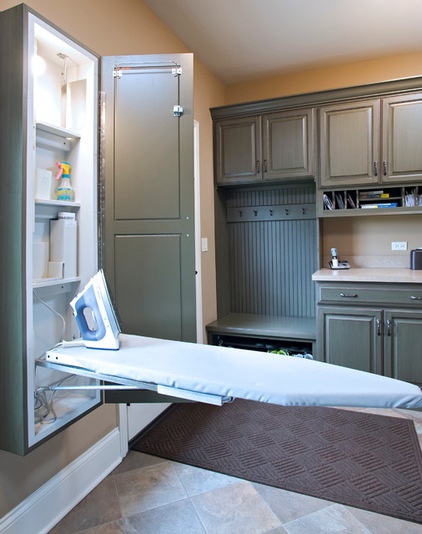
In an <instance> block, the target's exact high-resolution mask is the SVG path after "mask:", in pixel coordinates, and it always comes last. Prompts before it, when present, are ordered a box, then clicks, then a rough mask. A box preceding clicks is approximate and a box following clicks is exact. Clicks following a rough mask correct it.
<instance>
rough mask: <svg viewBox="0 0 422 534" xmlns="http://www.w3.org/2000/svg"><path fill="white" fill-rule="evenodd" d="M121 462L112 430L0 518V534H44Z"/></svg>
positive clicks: (119, 450) (117, 441)
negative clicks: (34, 533)
mask: <svg viewBox="0 0 422 534" xmlns="http://www.w3.org/2000/svg"><path fill="white" fill-rule="evenodd" d="M121 461H122V456H121V446H120V432H119V430H118V428H116V429H114V430H112V432H110V433H109V434H107V435H106V436H105V437H104V438H103V439H102V440H100V441H99V442H97V443H96V444H95V445H94V446H93V447H91V448H90V449H88V450H87V451H86V452H85V453H84V454H82V455H81V456H79V457H78V458H77V459H76V460H74V461H73V462H71V463H70V464H69V465H67V466H66V467H65V468H64V469H63V470H62V471H60V472H59V473H57V475H55V476H54V477H53V478H51V479H50V480H49V481H48V482H46V483H45V484H44V485H43V486H41V487H40V488H39V489H38V490H37V491H35V492H34V493H32V494H31V495H30V496H29V497H28V498H27V499H25V500H24V501H22V502H21V503H20V504H19V505H18V506H17V507H16V508H15V509H13V510H12V511H11V512H9V513H8V514H7V515H5V516H4V517H3V518H0V532H1V533H4V534H23V533H27V532H37V533H39V534H44V533H45V534H46V533H48V532H49V531H50V530H51V529H52V528H53V527H54V525H56V524H57V523H58V522H59V521H60V520H61V519H62V518H63V517H64V516H65V515H66V514H67V513H68V512H70V510H72V508H74V507H75V506H76V505H77V504H78V503H79V502H80V501H81V500H82V499H83V498H84V497H86V495H88V493H89V492H90V491H91V490H93V489H94V488H95V487H96V486H97V485H98V484H99V483H100V482H101V481H102V480H103V479H104V478H105V477H106V476H107V475H108V474H109V473H110V472H111V471H112V470H113V469H114V468H115V467H116V466H117V465H119V463H120V462H121Z"/></svg>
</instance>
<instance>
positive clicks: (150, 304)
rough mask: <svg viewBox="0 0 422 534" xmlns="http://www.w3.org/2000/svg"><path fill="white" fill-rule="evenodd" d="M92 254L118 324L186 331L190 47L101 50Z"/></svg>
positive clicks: (185, 335) (190, 293) (191, 255)
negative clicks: (96, 241)
mask: <svg viewBox="0 0 422 534" xmlns="http://www.w3.org/2000/svg"><path fill="white" fill-rule="evenodd" d="M101 79H102V91H103V93H102V104H101V106H102V113H101V116H102V130H101V131H102V138H103V139H102V143H101V146H102V154H101V163H102V168H101V175H102V181H103V184H104V187H105V191H104V193H105V194H104V198H105V200H104V203H103V206H102V207H103V209H102V210H101V213H102V228H103V236H102V245H103V251H102V258H103V267H104V269H105V272H106V275H107V280H108V283H109V284H110V287H111V291H112V293H113V294H114V299H115V306H116V309H117V314H118V316H119V320H120V323H121V327H122V331H123V332H125V333H130V334H138V335H144V336H151V337H159V338H165V339H173V340H180V341H192V342H194V341H195V340H196V324H195V323H196V319H195V250H194V248H195V239H194V166H193V56H192V54H179V55H177V54H176V55H168V56H167V55H166V56H161V55H160V56H156V55H154V56H124V57H105V58H103V60H102V73H101Z"/></svg>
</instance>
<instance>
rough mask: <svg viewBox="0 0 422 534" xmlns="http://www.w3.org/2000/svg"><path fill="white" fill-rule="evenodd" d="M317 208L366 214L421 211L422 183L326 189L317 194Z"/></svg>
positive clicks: (323, 211) (327, 213)
mask: <svg viewBox="0 0 422 534" xmlns="http://www.w3.org/2000/svg"><path fill="white" fill-rule="evenodd" d="M318 196H319V198H318V211H319V213H320V214H321V215H322V216H323V217H324V216H325V217H327V216H330V215H357V214H359V215H364V214H366V213H369V212H372V213H371V214H372V215H373V214H374V212H373V210H374V209H376V210H380V209H382V210H387V211H385V212H383V213H384V214H387V213H394V211H392V210H396V213H398V212H399V211H400V212H401V213H403V212H407V211H408V212H409V213H411V212H412V211H417V212H421V211H422V185H408V186H405V187H403V186H400V187H385V186H380V187H372V188H370V189H369V188H365V189H336V190H324V191H322V192H319V194H318Z"/></svg>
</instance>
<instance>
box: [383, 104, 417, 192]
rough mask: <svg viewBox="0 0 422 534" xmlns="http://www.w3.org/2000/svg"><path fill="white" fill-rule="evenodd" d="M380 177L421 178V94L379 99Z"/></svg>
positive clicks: (384, 179) (388, 179) (392, 180)
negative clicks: (381, 149) (381, 111)
mask: <svg viewBox="0 0 422 534" xmlns="http://www.w3.org/2000/svg"><path fill="white" fill-rule="evenodd" d="M383 124H384V128H383V150H384V153H383V161H384V162H385V163H383V181H384V182H397V181H413V180H420V179H421V178H422V150H421V148H420V147H421V143H420V141H421V139H422V94H416V95H405V96H398V97H393V98H387V99H385V100H384V102H383Z"/></svg>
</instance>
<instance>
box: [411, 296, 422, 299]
mask: <svg viewBox="0 0 422 534" xmlns="http://www.w3.org/2000/svg"><path fill="white" fill-rule="evenodd" d="M410 300H422V297H415V296H414V295H412V296H411V297H410Z"/></svg>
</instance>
